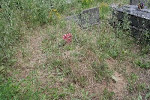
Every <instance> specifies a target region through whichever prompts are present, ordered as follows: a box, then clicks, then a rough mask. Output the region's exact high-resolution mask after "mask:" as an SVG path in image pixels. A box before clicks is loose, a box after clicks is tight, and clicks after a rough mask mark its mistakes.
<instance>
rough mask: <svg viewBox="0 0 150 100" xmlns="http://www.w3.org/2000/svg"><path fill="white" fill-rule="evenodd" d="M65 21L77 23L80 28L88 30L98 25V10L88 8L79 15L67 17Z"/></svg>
mask: <svg viewBox="0 0 150 100" xmlns="http://www.w3.org/2000/svg"><path fill="white" fill-rule="evenodd" d="M66 19H67V20H71V21H73V22H76V23H78V24H79V26H81V27H82V28H88V27H89V26H93V25H96V24H99V23H100V15H99V8H98V7H95V8H90V9H87V10H84V11H82V12H81V13H80V14H77V15H73V16H69V17H67V18H66Z"/></svg>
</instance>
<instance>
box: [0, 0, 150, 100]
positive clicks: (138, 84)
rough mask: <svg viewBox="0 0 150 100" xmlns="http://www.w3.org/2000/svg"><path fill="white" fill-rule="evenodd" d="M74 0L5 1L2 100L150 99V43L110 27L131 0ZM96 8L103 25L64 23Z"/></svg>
mask: <svg viewBox="0 0 150 100" xmlns="http://www.w3.org/2000/svg"><path fill="white" fill-rule="evenodd" d="M72 1H73V2H71V3H67V1H65V0H0V4H1V5H0V100H10V99H13V100H149V99H150V78H149V77H150V52H149V51H150V46H149V44H145V43H143V42H142V43H139V42H138V41H137V40H136V39H134V38H133V37H132V36H131V30H130V27H129V24H130V22H129V21H128V19H127V17H125V18H124V23H123V27H121V25H120V24H119V23H118V24H117V25H116V26H115V28H114V27H113V26H111V25H110V19H111V14H112V9H111V8H110V6H109V5H110V4H113V3H116V4H119V5H120V6H121V5H124V4H127V3H128V2H129V1H127V0H72ZM95 6H97V7H99V9H100V20H101V23H100V25H96V26H93V27H90V28H88V29H81V28H80V27H79V26H78V25H77V24H76V23H72V22H69V21H66V20H64V19H65V17H67V16H69V15H72V14H77V13H79V12H81V11H82V10H84V9H87V8H91V7H95ZM111 20H112V19H111ZM113 20H114V21H116V22H117V20H116V19H113ZM67 34H69V36H67ZM64 36H65V37H64ZM66 41H67V42H66ZM68 41H69V42H68Z"/></svg>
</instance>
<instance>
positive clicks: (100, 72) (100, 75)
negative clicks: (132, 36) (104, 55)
mask: <svg viewBox="0 0 150 100" xmlns="http://www.w3.org/2000/svg"><path fill="white" fill-rule="evenodd" d="M92 69H93V71H94V74H95V78H96V80H97V81H101V80H102V79H104V78H106V79H109V78H110V77H111V75H112V71H110V70H109V68H108V66H107V64H105V63H101V64H97V63H96V62H94V63H93V64H92Z"/></svg>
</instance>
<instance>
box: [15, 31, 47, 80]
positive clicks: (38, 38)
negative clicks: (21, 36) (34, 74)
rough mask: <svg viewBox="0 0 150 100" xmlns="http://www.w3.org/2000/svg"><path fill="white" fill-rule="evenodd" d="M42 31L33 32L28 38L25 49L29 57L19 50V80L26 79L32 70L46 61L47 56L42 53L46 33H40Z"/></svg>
mask: <svg viewBox="0 0 150 100" xmlns="http://www.w3.org/2000/svg"><path fill="white" fill-rule="evenodd" d="M40 31H41V30H40V29H37V30H36V31H33V33H32V34H31V36H30V35H29V36H28V37H27V41H28V43H26V44H25V46H24V47H23V48H24V49H25V50H26V51H27V52H28V56H27V57H26V58H25V57H24V56H23V51H22V50H19V52H18V53H17V55H16V57H17V60H18V61H17V64H16V66H17V70H18V71H19V72H20V73H19V74H18V75H17V77H18V78H26V77H27V76H28V75H29V74H30V72H31V71H32V70H34V69H35V68H36V67H38V66H40V65H42V64H43V63H44V62H45V61H46V55H45V54H43V53H42V48H41V44H42V41H43V39H44V37H45V34H44V33H41V32H40Z"/></svg>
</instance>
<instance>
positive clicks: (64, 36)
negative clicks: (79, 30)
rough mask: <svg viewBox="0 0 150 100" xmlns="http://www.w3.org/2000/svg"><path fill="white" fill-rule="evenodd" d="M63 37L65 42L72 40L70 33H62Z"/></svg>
mask: <svg viewBox="0 0 150 100" xmlns="http://www.w3.org/2000/svg"><path fill="white" fill-rule="evenodd" d="M63 39H64V40H65V41H66V42H67V43H70V42H71V41H72V34H71V33H68V34H64V35H63Z"/></svg>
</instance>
